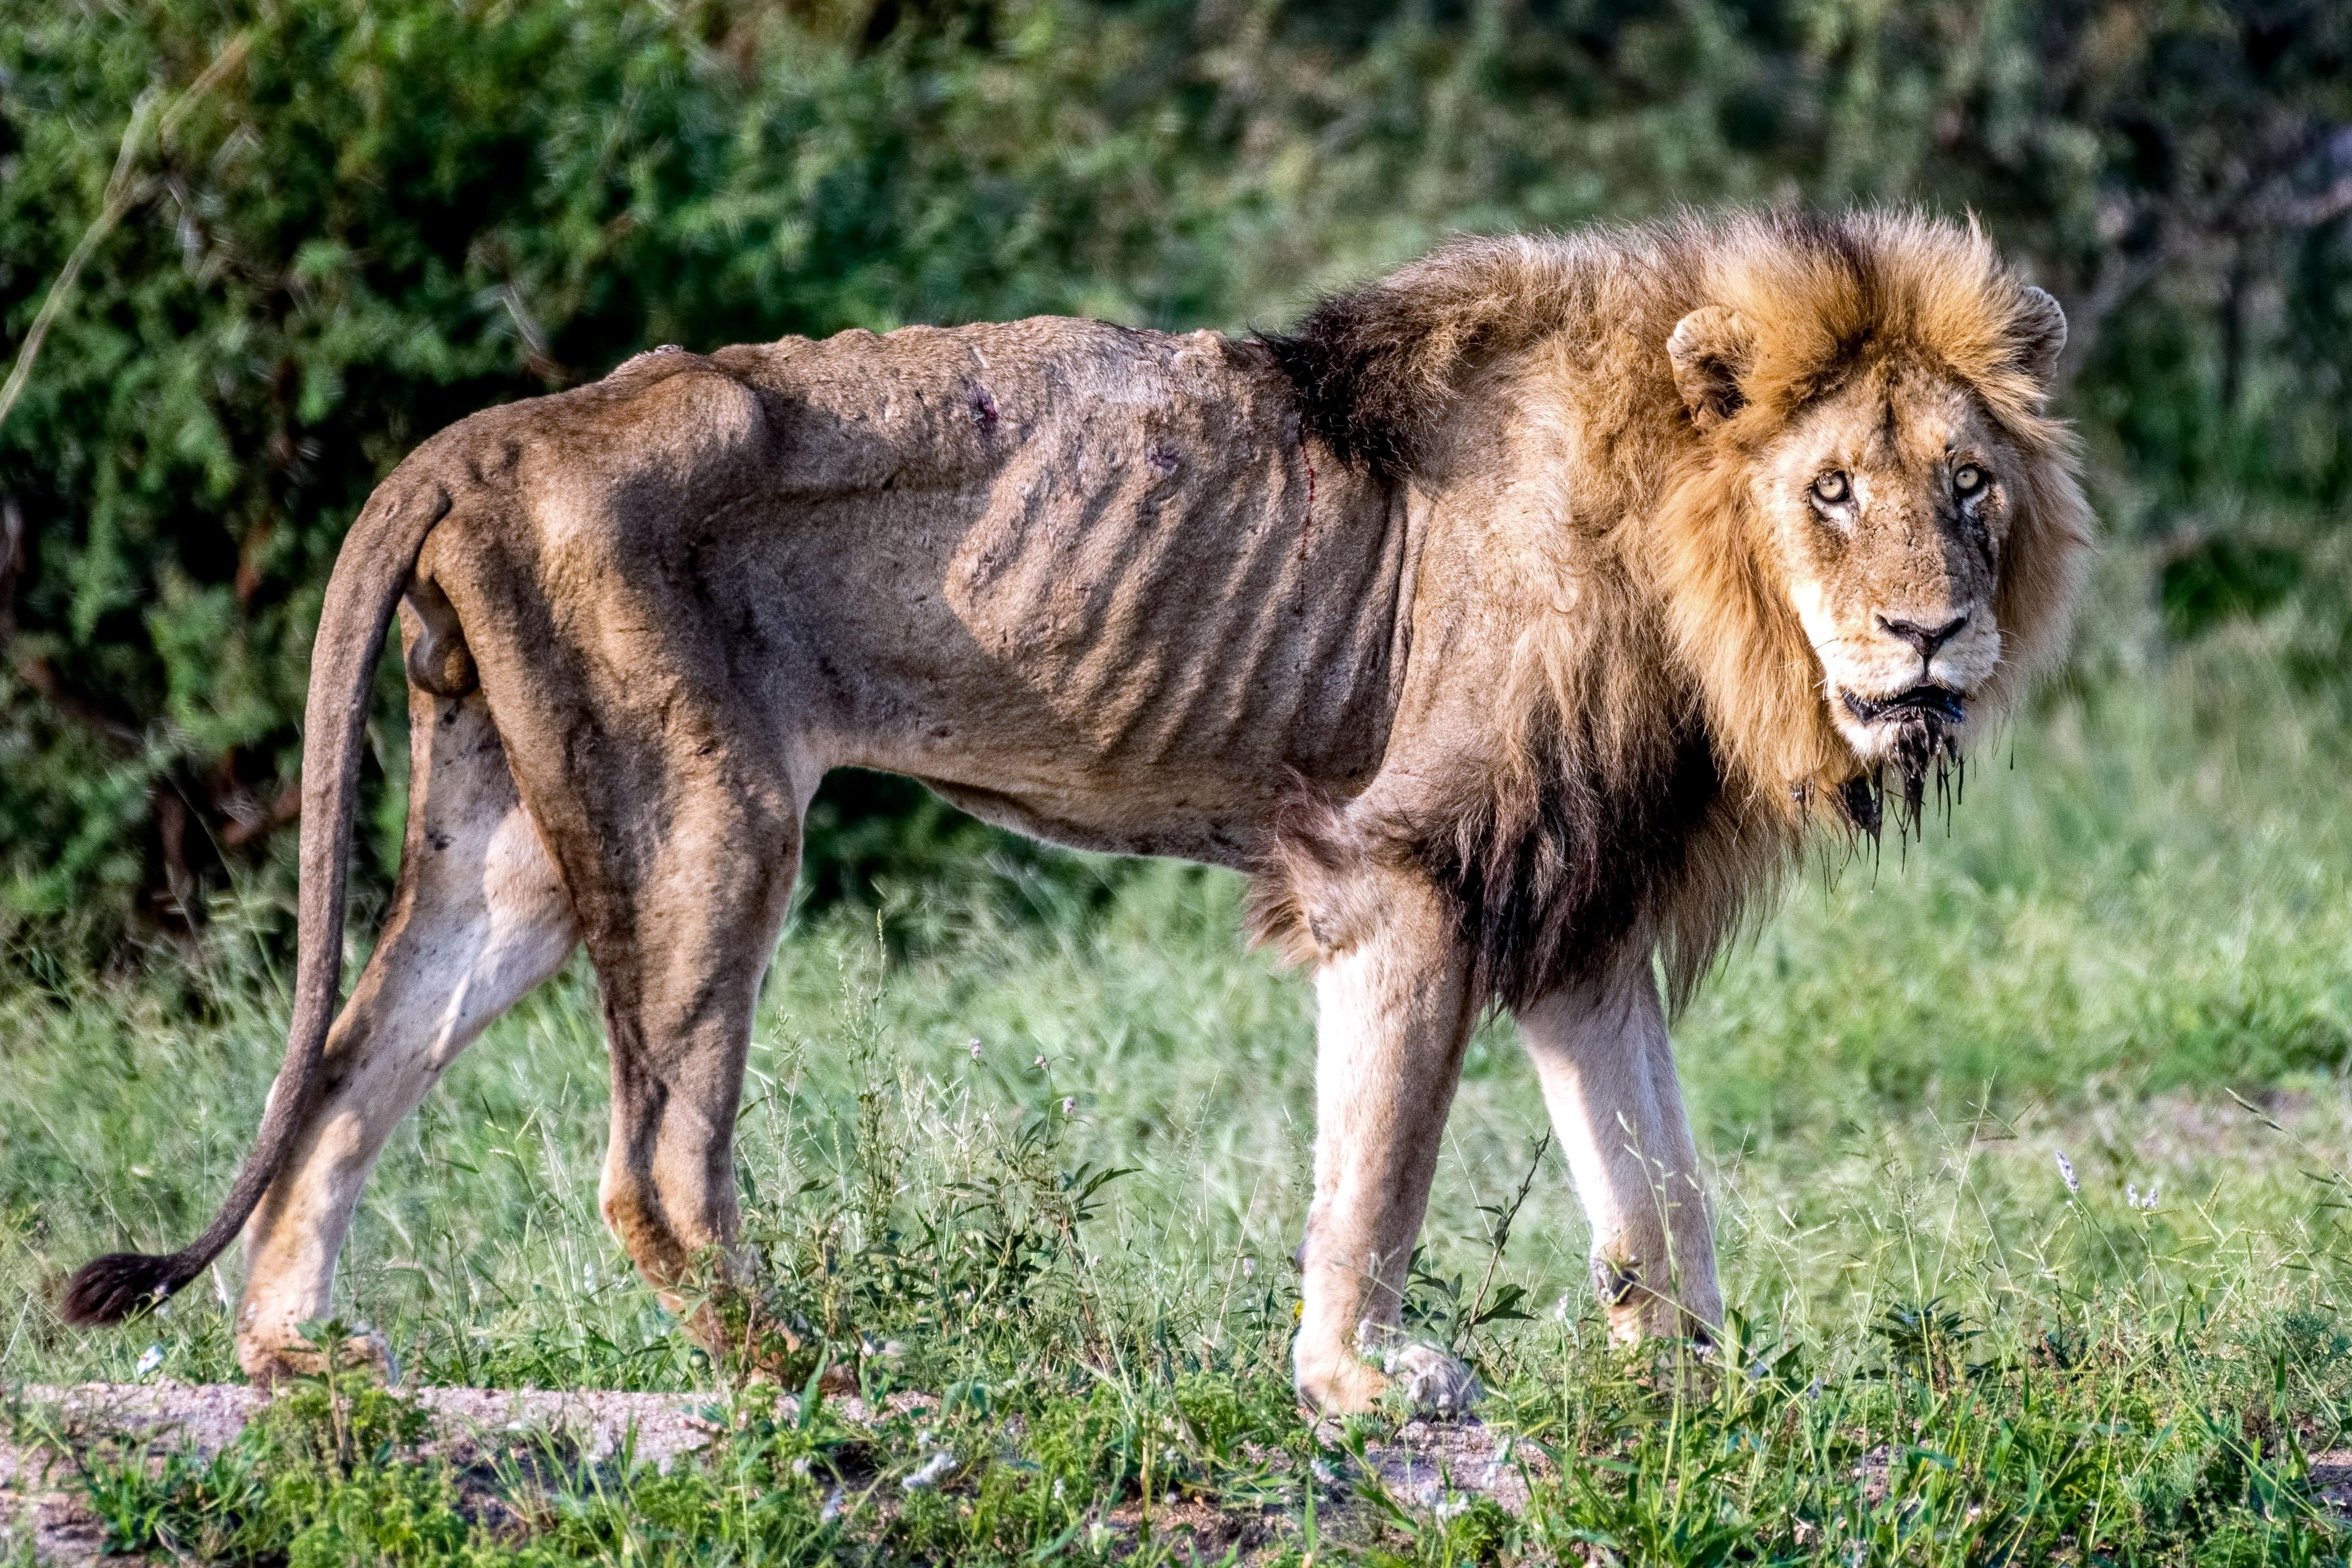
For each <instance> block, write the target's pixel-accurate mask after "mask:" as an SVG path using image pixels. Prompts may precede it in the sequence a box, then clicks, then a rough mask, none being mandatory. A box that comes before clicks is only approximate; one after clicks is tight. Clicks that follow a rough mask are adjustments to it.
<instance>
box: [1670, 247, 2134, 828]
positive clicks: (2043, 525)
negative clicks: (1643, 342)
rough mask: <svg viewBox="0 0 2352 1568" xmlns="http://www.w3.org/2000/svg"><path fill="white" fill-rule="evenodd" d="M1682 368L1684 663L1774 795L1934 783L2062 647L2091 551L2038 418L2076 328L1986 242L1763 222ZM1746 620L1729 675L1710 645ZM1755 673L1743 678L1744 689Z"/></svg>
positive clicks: (2067, 473)
mask: <svg viewBox="0 0 2352 1568" xmlns="http://www.w3.org/2000/svg"><path fill="white" fill-rule="evenodd" d="M1706 259H1707V264H1706V267H1704V269H1703V270H1702V271H1701V272H1700V274H1699V276H1700V277H1701V278H1702V279H1703V282H1702V285H1701V287H1702V290H1703V297H1705V298H1706V299H1707V301H1708V302H1707V303H1705V304H1702V305H1699V306H1697V307H1696V308H1693V309H1691V310H1689V311H1688V312H1687V313H1685V315H1683V316H1682V317H1681V319H1679V320H1678V321H1677V322H1676V324H1675V327H1674V329H1673V330H1672V332H1671V333H1670V334H1669V335H1668V337H1667V340H1666V346H1665V355H1666V360H1667V363H1668V367H1669V369H1670V371H1671V373H1672V376H1673V379H1674V382H1675V390H1676V391H1677V392H1679V394H1680V396H1681V399H1682V402H1683V403H1684V406H1685V410H1686V412H1687V413H1688V416H1689V419H1690V422H1691V425H1692V427H1693V429H1694V430H1695V432H1696V436H1697V441H1696V448H1695V450H1694V451H1693V452H1692V453H1691V455H1690V456H1689V457H1688V458H1687V459H1686V461H1685V465H1684V467H1683V470H1682V473H1681V476H1680V479H1679V482H1678V483H1677V484H1676V485H1675V486H1674V488H1673V490H1672V496H1671V500H1670V503H1669V505H1668V506H1667V507H1665V509H1664V518H1663V519H1662V520H1663V521H1664V524H1665V528H1664V530H1663V532H1664V534H1665V536H1666V537H1665V538H1664V539H1663V541H1662V549H1661V555H1662V557H1663V558H1664V559H1665V561H1666V563H1667V570H1666V573H1665V575H1666V577H1667V579H1668V586H1669V589H1670V592H1669V596H1668V597H1669V599H1670V601H1673V602H1674V605H1675V609H1674V618H1675V621H1676V622H1677V625H1678V631H1679V632H1680V633H1681V636H1680V640H1681V641H1682V643H1683V644H1684V647H1685V653H1687V654H1688V655H1689V656H1690V657H1691V658H1692V662H1693V663H1694V664H1696V666H1697V667H1698V668H1699V669H1700V670H1701V672H1702V674H1703V675H1706V676H1707V677H1708V678H1707V679H1706V685H1707V686H1708V688H1709V691H1710V695H1711V696H1713V697H1714V698H1715V706H1717V712H1718V716H1720V717H1728V716H1734V715H1738V714H1740V713H1742V712H1746V713H1751V714H1754V715H1756V716H1759V717H1764V718H1767V719H1769V721H1771V722H1770V724H1769V726H1767V727H1759V726H1757V725H1755V724H1749V723H1740V722H1736V721H1735V722H1731V723H1727V724H1723V725H1722V726H1721V727H1723V728H1724V729H1726V730H1727V731H1729V732H1730V738H1731V739H1733V741H1734V743H1735V746H1738V744H1739V743H1740V742H1742V741H1745V743H1746V745H1745V747H1744V748H1745V749H1746V750H1747V751H1748V759H1749V760H1750V761H1751V762H1752V763H1754V764H1757V765H1758V766H1757V771H1758V772H1759V773H1760V774H1761V775H1762V776H1763V778H1764V779H1769V780H1771V781H1775V782H1786V783H1788V784H1790V785H1791V786H1792V787H1795V788H1796V789H1798V790H1799V791H1800V792H1801V793H1802V792H1804V791H1805V790H1807V789H1811V788H1813V787H1818V786H1824V785H1826V786H1831V787H1832V789H1834V791H1835V795H1834V798H1836V799H1837V800H1841V801H1842V802H1843V803H1844V804H1845V805H1846V807H1847V809H1848V810H1851V811H1853V813H1855V814H1857V815H1859V816H1860V817H1862V819H1863V820H1864V821H1865V822H1872V823H1874V810H1875V804H1874V798H1873V797H1872V796H1871V795H1870V794H1869V792H1868V790H1867V789H1864V788H1859V786H1864V785H1866V784H1867V783H1868V782H1869V781H1872V780H1874V779H1877V778H1878V777H1880V776H1881V774H1882V771H1883V770H1885V769H1886V768H1890V767H1891V768H1893V769H1894V770H1895V773H1896V774H1897V775H1898V776H1899V777H1900V779H1901V780H1902V782H1903V786H1904V789H1905V791H1906V795H1907V796H1908V798H1909V800H1911V802H1912V803H1913V805H1914V806H1915V807H1916V802H1917V800H1918V796H1919V791H1920V789H1921V785H1922V779H1923V778H1924V776H1925V775H1926V774H1927V772H1928V770H1929V769H1930V768H1932V767H1933V766H1935V765H1937V763H1939V762H1940V761H1942V760H1943V759H1944V758H1949V757H1954V756H1957V755H1958V751H1959V747H1960V745H1961V743H1962V741H1963V739H1964V738H1965V737H1966V736H1967V735H1968V733H1969V731H1970V730H1972V729H1975V728H1977V727H1980V726H1981V724H1982V723H1983V722H1984V721H1985V720H1986V719H1987V718H1989V717H1990V716H1991V714H1992V713H1994V712H1995V711H1997V710H1998V709H1999V707H2000V706H2001V705H2002V704H2003V703H2004V702H2005V701H2006V700H2007V699H2008V698H2009V697H2010V696H2011V695H2013V694H2014V692H2015V690H2016V689H2017V685H2018V683H2019V678H2020V676H2021V674H2023V673H2024V672H2025V671H2027V670H2028V669H2030V668H2031V667H2032V665H2034V664H2037V663H2039V662H2041V661H2042V659H2044V658H2046V657H2047V656H2048V655H2049V654H2050V653H2052V652H2053V651H2054V649H2055V647H2056V645H2057V643H2059V641H2060V640H2061V638H2062V636H2063V621H2064V612H2065V609H2066V607H2067V606H2068V605H2069V604H2070V603H2071V601H2072V599H2073V587H2074V578H2075V576H2076V574H2077V572H2078V570H2079V564H2080V559H2081V556H2082V553H2083V546H2084V542H2085V539H2086V535H2087V528H2086V524H2087V515H2086V512H2085V510H2084V504H2083V500H2082V497H2081V495H2080V493H2079V491H2078V490H2077V488H2076V486H2075V484H2074V477H2073V468H2074V465H2073V461H2072V456H2073V454H2072V447H2071V444H2070V442H2069V439H2068V437H2067V434H2066V433H2065V431H2064V429H2063V426H2061V425H2059V424H2057V423H2054V422H2053V421H2051V420H2049V419H2048V418H2046V417H2045V416H2044V415H2043V413H2042V404H2043V402H2044V400H2045V397H2046V393H2047V389H2048V387H2049V385H2050V382H2051V377H2052V372H2053V369H2054V367H2055V364H2056V361H2057V357H2058V353H2059V350H2061V349H2062V348H2063V346H2064V343H2065V339H2066V321H2065V317H2064V316H2063V313H2062V312H2061V311H2060V310H2059V308H2058V305H2057V302H2056V301H2055V300H2053V299H2052V298H2051V297H2050V296H2049V295H2048V294H2045V293H2043V292H2042V290H2041V289H2039V288H2035V287H2031V286H2028V285H2026V284H2024V283H2022V282H2021V281H2020V280H2018V279H2017V278H2016V277H2014V275H2012V274H2011V273H2010V272H2009V271H2008V270H2007V269H2006V268H2005V267H2002V266H2001V265H2000V262H1999V260H1998V259H1997V258H1996V256H1994V254H1993V252H1992V250H1991V247H1990V246H1988V245H1987V244H1986V243H1985V241H1984V240H1983V238H1982V237H1981V236H1980V235H1978V234H1977V233H1976V232H1975V231H1973V230H1971V229H1964V228H1960V227H1958V226H1957V225H1946V224H1938V223H1933V222H1929V221H1927V220H1923V219H1920V218H1916V217H1913V216H1909V215H1907V214H1906V215H1871V216H1865V217H1858V218H1849V219H1845V220H1843V221H1841V222H1839V223H1837V224H1835V225H1810V226H1800V225H1791V224H1790V223H1788V222H1786V221H1783V222H1778V223H1765V222H1750V223H1747V224H1740V225H1732V226H1731V227H1730V228H1729V229H1728V230H1727V232H1724V233H1722V234H1721V235H1719V236H1718V239H1717V245H1716V246H1714V247H1713V249H1712V254H1711V255H1710V256H1708V257H1707V258H1706ZM1742 622H1746V623H1748V630H1749V632H1750V633H1751V637H1752V641H1750V643H1749V645H1748V647H1747V648H1746V649H1745V650H1742V651H1740V653H1738V656H1737V657H1736V659H1735V658H1733V657H1731V656H1729V655H1730V653H1731V651H1730V650H1727V649H1722V648H1720V647H1719V646H1717V645H1716V644H1717V643H1718V640H1719V639H1720V637H1721V636H1722V634H1723V633H1724V632H1726V631H1727V629H1728V628H1729V627H1731V626H1735V625H1738V624H1740V623H1742ZM1735 663H1736V664H1738V666H1739V667H1737V668H1734V667H1731V666H1732V664H1735Z"/></svg>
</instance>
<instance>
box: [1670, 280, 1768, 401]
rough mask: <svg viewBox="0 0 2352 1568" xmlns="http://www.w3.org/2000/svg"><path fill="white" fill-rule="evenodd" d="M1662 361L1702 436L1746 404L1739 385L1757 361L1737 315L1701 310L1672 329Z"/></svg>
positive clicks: (1724, 310) (1710, 308)
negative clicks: (1670, 367)
mask: <svg viewBox="0 0 2352 1568" xmlns="http://www.w3.org/2000/svg"><path fill="white" fill-rule="evenodd" d="M1666 359H1667V361H1669V362H1670V363H1672V364H1673V366H1674V367H1675V387H1676V388H1677V389H1678V390H1679V391H1680V392H1682V394H1683V402H1684V404H1685V406H1686V407H1688V408H1689V410H1690V413H1691V418H1692V419H1693V420H1694V421H1696V423H1697V424H1698V427H1699V428H1700V429H1701V430H1708V429H1712V428H1713V427H1715V426H1716V425H1718V424H1720V423H1723V422H1724V421H1725V420H1727V419H1729V418H1730V417H1731V416H1732V415H1733V414H1735V413H1738V412H1739V411H1740V409H1741V408H1742V407H1743V406H1745V405H1746V403H1747V402H1748V398H1747V396H1746V394H1745V393H1743V392H1741V391H1740V390H1739V382H1740V378H1742V377H1743V376H1745V375H1747V373H1748V367H1749V366H1750V365H1751V364H1752V363H1754V361H1755V359H1756V335H1755V333H1754V332H1753V331H1752V330H1750V329H1749V328H1748V322H1747V321H1746V319H1743V318H1742V317H1741V316H1740V314H1739V312H1738V311H1737V310H1734V309H1731V308H1729V307H1727V306H1723V305H1702V306H1700V307H1699V308H1697V309H1696V310H1694V311H1692V312H1691V313H1690V314H1689V315H1687V316H1685V317H1684V318H1683V319H1681V320H1680V321H1677V322H1675V330H1674V335H1673V336H1672V337H1670V338H1668V339H1667V340H1666Z"/></svg>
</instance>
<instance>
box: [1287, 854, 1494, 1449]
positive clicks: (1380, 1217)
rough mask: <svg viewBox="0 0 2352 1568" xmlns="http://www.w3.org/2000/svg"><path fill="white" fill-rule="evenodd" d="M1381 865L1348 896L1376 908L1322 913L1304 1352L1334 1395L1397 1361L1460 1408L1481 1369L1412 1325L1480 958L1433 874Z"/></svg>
mask: <svg viewBox="0 0 2352 1568" xmlns="http://www.w3.org/2000/svg"><path fill="white" fill-rule="evenodd" d="M1365 874H1366V875H1367V876H1368V877H1371V878H1374V879H1376V880H1377V881H1379V882H1380V883H1381V885H1380V886H1378V887H1370V888H1360V889H1351V890H1349V891H1350V892H1353V893H1355V894H1358V895H1359V896H1356V897H1343V898H1340V899H1336V900H1335V901H1334V904H1335V906H1340V907H1346V908H1349V909H1350V910H1353V911H1359V912H1361V913H1360V914H1359V915H1357V916H1356V917H1355V919H1354V921H1353V922H1351V923H1344V924H1352V925H1353V926H1354V928H1353V929H1336V928H1334V926H1333V925H1331V924H1328V923H1325V922H1320V921H1318V925H1321V926H1322V929H1320V930H1318V937H1320V938H1322V939H1323V942H1324V945H1325V951H1324V954H1323V957H1322V962H1321V967H1319V968H1318V971H1317V973H1316V978H1315V998H1316V1008H1317V1029H1316V1068H1315V1121H1316V1126H1315V1199H1314V1205H1313V1207H1312V1208H1311V1209H1309V1211H1308V1214H1307V1240H1306V1244H1305V1245H1304V1246H1303V1247H1302V1248H1300V1249H1299V1262H1300V1267H1301V1270H1302V1272H1303V1275H1304V1279H1303V1281H1302V1283H1301V1286H1300V1290H1301V1292H1302V1294H1303V1296H1304V1303H1303V1312H1302V1313H1301V1317H1300V1322H1299V1328H1298V1339H1297V1343H1296V1345H1295V1346H1294V1347H1293V1352H1292V1361H1293V1365H1294V1367H1295V1370H1296V1373H1297V1381H1298V1391H1299V1394H1300V1395H1301V1396H1302V1397H1304V1398H1305V1399H1306V1400H1307V1402H1308V1403H1309V1404H1310V1405H1312V1406H1315V1407H1317V1408H1318V1409H1321V1410H1328V1411H1335V1412H1337V1411H1359V1410H1367V1409H1370V1408H1371V1407H1372V1406H1374V1405H1376V1404H1377V1403H1379V1401H1380V1398H1381V1395H1382V1394H1383V1393H1385V1392H1386V1391H1387V1390H1388V1388H1389V1387H1390V1385H1391V1373H1394V1374H1395V1375H1397V1377H1398V1378H1400V1379H1402V1381H1403V1383H1404V1384H1405V1385H1406V1389H1407V1392H1409V1393H1410V1394H1411V1395H1412V1396H1413V1398H1414V1399H1415V1401H1416V1403H1420V1404H1423V1405H1427V1406H1442V1407H1453V1408H1459V1406H1461V1404H1462V1403H1464V1402H1465V1399H1466V1397H1467V1396H1468V1393H1469V1378H1468V1374H1467V1372H1466V1371H1465V1369H1463V1368H1462V1367H1461V1366H1460V1364H1458V1363H1455V1362H1454V1361H1453V1360H1452V1358H1450V1357H1447V1356H1444V1354H1442V1353H1438V1352H1435V1351H1433V1350H1432V1349H1430V1348H1429V1347H1425V1346H1417V1345H1404V1344H1402V1343H1399V1336H1398V1334H1397V1328H1398V1324H1399V1322H1401V1319H1402V1307H1403V1304H1404V1286H1405V1274H1406V1269H1407V1267H1408V1265H1409V1264H1410V1263H1411V1262H1412V1248H1413V1240H1414V1239H1415V1238H1416V1237H1417V1236H1418V1235H1419V1234H1420V1232H1421V1221H1422V1217H1423V1213H1424V1212H1425V1211H1426V1210H1427V1208H1428V1207H1429V1184H1430V1178H1431V1176H1433V1174H1434V1172H1435V1170H1436V1167H1437V1151H1438V1145H1439V1140H1440V1138H1441V1137H1442V1136H1443V1134H1444V1130H1445V1113H1446V1110H1447V1108H1448V1107H1449V1106H1450V1105H1451V1104H1452V1103H1453V1100H1454V1083H1455V1082H1456V1080H1457V1079H1458V1078H1459V1077H1460V1075H1461V1071H1462V1050H1463V1046H1464V1044H1465V1041H1466V1040H1468V1038H1469V1033H1470V1014H1471V1008H1470V998H1469V985H1468V976H1467V966H1466V964H1465V961H1464V959H1463V956H1462V955H1461V953H1460V952H1459V950H1458V948H1457V946H1456V945H1455V944H1454V941H1453V940H1452V938H1451V936H1450V935H1449V932H1448V927H1447V922H1446V920H1445V918H1444V907H1443V905H1442V904H1440V903H1439V901H1438V898H1437V895H1436V894H1435V892H1434V891H1433V889H1431V888H1430V887H1429V886H1428V885H1427V884H1426V883H1422V882H1419V881H1418V880H1417V879H1413V878H1412V877H1410V876H1408V875H1406V874H1404V873H1365ZM1383 1365H1385V1366H1386V1368H1387V1370H1383Z"/></svg>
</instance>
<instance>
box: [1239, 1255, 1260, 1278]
mask: <svg viewBox="0 0 2352 1568" xmlns="http://www.w3.org/2000/svg"><path fill="white" fill-rule="evenodd" d="M1242 1278H1243V1279H1244V1280H1255V1279H1256V1278H1257V1260H1256V1259H1255V1258H1244V1259H1243V1260H1242Z"/></svg>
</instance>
